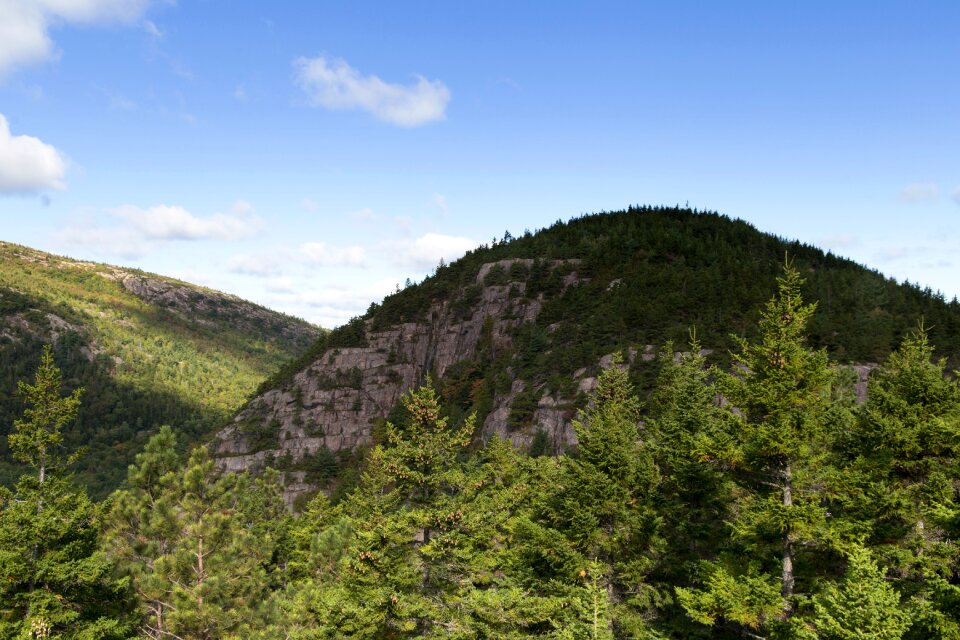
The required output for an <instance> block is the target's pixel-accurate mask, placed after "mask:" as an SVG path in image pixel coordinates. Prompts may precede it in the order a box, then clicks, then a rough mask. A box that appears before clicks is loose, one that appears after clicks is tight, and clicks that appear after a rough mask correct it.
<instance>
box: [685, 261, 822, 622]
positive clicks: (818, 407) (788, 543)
mask: <svg viewBox="0 0 960 640" xmlns="http://www.w3.org/2000/svg"><path fill="white" fill-rule="evenodd" d="M778 284H779V286H778V292H777V295H776V296H774V297H773V299H771V300H770V302H768V303H767V305H766V307H765V308H764V310H763V312H762V314H761V318H760V323H759V325H760V338H759V340H758V341H756V342H750V341H748V340H746V339H743V338H739V339H738V340H737V341H738V343H739V349H738V351H737V352H736V353H734V354H733V358H734V372H733V373H729V374H723V375H721V377H720V380H719V386H720V390H721V392H722V393H723V395H724V396H725V397H726V398H727V400H728V401H729V404H728V405H727V413H726V417H725V419H726V420H727V422H728V425H727V433H728V434H729V437H724V438H722V439H720V440H715V441H714V442H712V443H704V444H705V446H704V448H703V450H702V452H701V455H702V457H703V458H704V459H705V460H706V459H711V458H714V457H716V458H720V459H723V460H724V462H725V464H726V465H727V468H728V469H729V470H730V472H731V477H732V478H733V480H734V481H735V482H736V483H737V485H738V493H739V499H738V501H737V505H736V509H735V510H734V511H733V517H732V518H731V519H730V520H729V524H730V530H731V532H732V539H731V541H730V546H729V547H728V552H727V555H726V556H725V557H724V558H721V560H720V561H719V562H716V563H711V564H709V565H707V566H708V568H707V570H706V573H707V578H706V585H705V588H703V589H700V590H695V589H684V588H678V589H677V594H678V598H679V600H680V602H681V604H682V605H683V606H684V608H685V609H687V611H688V613H690V615H691V616H692V617H693V618H694V619H696V620H699V621H702V622H707V623H713V622H714V621H716V620H717V619H725V620H727V621H732V622H736V623H737V624H741V625H745V626H747V627H751V628H764V627H770V628H779V629H780V630H781V633H784V634H786V635H790V633H793V632H797V633H799V631H797V629H800V628H801V627H802V625H803V623H802V622H801V621H799V620H791V618H792V617H793V615H794V614H795V613H796V611H797V605H798V598H797V588H796V587H797V577H798V575H800V576H803V577H804V578H805V579H807V580H808V581H807V582H806V583H804V584H803V589H802V590H803V591H804V592H807V593H809V592H810V591H811V590H812V589H813V588H814V586H815V584H814V576H812V573H813V567H814V566H815V563H814V562H813V560H812V559H809V558H810V556H811V555H812V554H814V553H816V552H817V551H818V550H819V551H822V550H824V549H825V548H827V547H828V546H829V540H830V531H829V527H828V512H827V509H826V508H825V506H824V504H823V502H824V492H825V486H826V485H825V481H826V478H827V477H828V475H829V474H828V471H829V467H828V465H827V456H828V453H829V451H830V446H831V438H832V435H833V434H832V430H831V419H832V418H831V416H830V411H829V409H830V406H831V405H830V402H829V399H830V385H831V383H832V382H833V379H834V373H833V370H832V369H831V367H830V366H829V363H828V360H827V354H826V351H823V350H814V349H811V348H810V347H809V346H807V344H806V336H807V325H808V323H809V321H810V318H811V317H812V316H813V313H814V311H815V309H816V305H815V304H804V303H803V300H802V298H801V294H800V289H801V285H802V284H803V280H802V278H801V277H800V274H799V272H798V271H797V270H796V269H794V268H793V267H792V266H791V265H790V264H789V263H788V264H787V266H786V267H785V270H784V273H783V275H782V276H781V277H780V278H779V279H778ZM801 556H802V557H803V558H804V559H805V560H807V565H806V566H804V567H798V564H797V561H798V558H799V557H801ZM773 558H776V559H777V560H776V563H773V562H771V560H772V559H773ZM798 570H800V571H799V572H798ZM777 592H779V597H775V594H776V593H777ZM731 594H739V596H738V597H737V598H731V597H730V596H731ZM790 629H793V631H790Z"/></svg>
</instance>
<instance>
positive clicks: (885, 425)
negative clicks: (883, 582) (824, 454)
mask: <svg viewBox="0 0 960 640" xmlns="http://www.w3.org/2000/svg"><path fill="white" fill-rule="evenodd" d="M841 453H842V454H843V455H844V457H845V459H846V461H847V467H846V469H845V477H846V479H847V482H846V487H845V488H846V492H845V497H846V499H845V500H843V501H841V503H840V504H839V505H838V506H839V507H840V508H841V509H842V510H843V512H844V515H845V517H846V518H847V519H848V521H849V522H850V523H849V525H848V526H849V527H851V528H852V529H854V530H856V531H858V532H860V533H861V535H864V536H866V539H867V542H868V543H869V544H870V545H872V547H873V550H874V553H875V554H876V555H877V557H878V558H880V559H881V561H882V562H883V563H884V564H886V565H887V567H888V569H889V573H890V578H891V579H892V580H893V584H894V585H896V587H897V589H898V590H899V592H900V593H901V594H903V595H904V596H906V597H907V598H909V599H910V600H911V601H912V602H913V604H914V605H915V606H916V608H915V610H914V612H913V618H914V625H913V627H912V628H911V630H910V632H909V634H908V637H911V638H914V637H915V638H954V637H960V622H958V620H960V550H958V539H960V538H958V534H960V530H958V528H957V523H958V522H960V489H958V487H960V385H958V383H957V381H956V380H954V379H948V378H947V377H946V376H945V362H944V361H943V360H938V359H934V358H933V347H932V346H931V345H930V343H929V341H928V339H927V334H926V332H925V331H924V330H923V328H922V327H921V328H920V329H919V330H918V331H917V332H915V333H914V334H913V335H911V336H909V337H908V338H907V339H906V340H904V342H903V344H902V345H901V346H900V348H899V350H898V351H896V352H895V353H894V354H892V355H891V356H890V358H889V359H888V361H887V362H886V364H885V365H884V366H883V367H882V368H881V369H880V370H879V371H877V372H876V373H875V375H874V376H873V378H872V379H871V381H870V387H869V398H868V401H867V403H866V405H865V406H864V407H863V408H862V410H861V411H860V413H859V416H858V420H857V422H856V423H855V429H854V430H853V431H852V432H851V433H850V435H849V436H848V437H846V438H845V439H844V441H843V442H842V448H841Z"/></svg>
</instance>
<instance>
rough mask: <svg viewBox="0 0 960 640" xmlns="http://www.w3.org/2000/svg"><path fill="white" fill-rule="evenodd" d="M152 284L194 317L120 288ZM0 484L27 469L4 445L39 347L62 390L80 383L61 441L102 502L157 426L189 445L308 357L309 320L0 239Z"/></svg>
mask: <svg viewBox="0 0 960 640" xmlns="http://www.w3.org/2000/svg"><path fill="white" fill-rule="evenodd" d="M131 278H132V279H134V280H136V279H139V278H147V279H149V280H151V281H152V282H155V283H158V284H157V286H162V287H169V288H170V290H171V291H175V292H178V294H177V295H179V296H181V297H182V299H183V300H184V304H189V305H193V306H191V307H190V311H189V313H187V312H184V311H183V310H182V309H181V308H179V307H178V306H176V305H167V306H163V305H161V304H160V302H162V301H163V300H164V299H165V298H159V299H158V300H157V302H150V301H149V299H148V298H146V297H145V298H141V297H138V296H136V295H134V294H133V293H132V292H131V291H130V290H128V289H127V288H125V287H124V285H123V282H124V281H125V280H129V279H131ZM2 333H6V334H7V335H8V336H9V337H8V339H7V340H5V341H0V485H6V486H12V485H13V483H14V482H15V480H16V478H17V477H18V476H19V475H20V474H21V473H23V471H24V467H23V466H22V465H20V464H18V463H17V461H15V460H14V459H13V458H12V455H11V454H10V452H9V449H8V447H7V446H6V442H5V441H6V438H5V437H3V436H7V435H8V434H9V432H10V429H11V426H12V423H13V421H14V419H16V417H18V416H19V415H20V413H21V411H22V407H21V405H20V403H19V402H18V401H17V399H16V396H15V393H14V391H15V390H16V388H17V381H18V380H22V379H24V378H26V377H27V375H29V374H30V373H31V372H32V370H33V369H35V368H36V367H37V365H38V363H39V362H40V360H41V352H42V351H43V349H44V347H45V345H47V344H49V343H51V342H52V343H53V357H54V361H55V362H56V364H57V366H58V367H59V368H60V369H61V370H62V371H63V387H64V390H65V391H67V392H68V393H72V392H73V391H75V390H77V389H79V388H80V387H81V386H82V387H83V388H85V390H86V391H85V394H84V403H83V405H82V406H81V407H80V408H79V411H78V414H77V417H76V420H75V421H74V422H73V423H72V425H71V427H70V428H69V429H65V430H63V432H62V437H63V444H64V446H65V447H66V448H67V449H70V450H76V449H78V448H80V447H81V446H82V447H84V448H85V449H86V451H87V452H88V455H86V456H84V457H82V458H80V459H78V460H77V461H76V464H75V470H76V471H77V477H78V479H79V480H80V481H81V482H82V483H83V484H85V485H86V486H87V488H88V490H89V491H90V493H91V495H92V496H94V497H96V498H102V497H103V496H105V495H106V494H107V493H109V491H111V490H113V489H114V488H116V487H117V486H118V485H119V484H120V483H121V482H122V480H123V476H124V473H125V469H126V467H127V465H128V464H129V463H130V462H132V460H133V457H134V455H135V454H136V453H137V452H138V451H139V450H140V449H142V447H143V446H144V444H145V443H146V441H147V439H148V438H149V437H150V435H151V434H153V433H156V431H157V429H159V427H160V426H161V425H163V424H175V425H177V429H178V432H179V433H180V435H181V438H180V446H181V447H182V448H183V449H184V450H185V449H187V448H189V446H190V445H191V444H193V443H195V442H197V441H198V440H200V439H201V438H203V437H205V436H207V435H208V434H209V433H210V431H211V430H212V429H214V428H215V427H218V426H221V425H222V424H224V423H225V422H226V421H227V420H228V419H229V417H230V415H231V414H232V412H233V411H234V410H236V409H237V407H238V406H239V405H240V403H241V402H242V401H243V400H245V399H246V398H247V397H248V396H249V394H250V393H251V392H252V391H253V390H254V389H255V388H256V386H257V384H259V383H260V382H261V381H262V380H263V379H264V378H265V377H267V376H268V375H269V374H270V373H272V372H273V371H275V370H276V368H277V367H279V366H280V365H281V364H282V363H284V362H286V361H287V360H289V359H290V358H292V357H294V356H296V355H298V354H299V353H301V352H302V351H303V350H305V349H306V348H307V346H308V344H309V343H310V342H311V341H312V339H313V337H314V336H316V335H317V333H318V330H317V329H316V328H314V327H311V326H310V325H308V324H307V323H305V322H303V321H300V320H296V319H294V318H289V317H285V316H282V315H281V314H278V313H274V312H270V311H268V310H266V309H263V308H262V307H257V306H255V305H252V304H250V303H244V302H242V301H240V300H237V299H235V298H232V297H229V296H223V295H222V294H217V293H215V292H209V291H204V290H201V289H198V288H196V287H193V286H192V285H187V284H184V283H180V282H176V281H173V280H169V279H164V278H161V277H160V276H152V275H149V274H143V273H141V272H138V271H133V270H126V269H119V268H117V267H111V266H108V265H98V264H92V263H86V262H76V261H73V260H69V259H67V258H60V257H56V256H51V255H49V254H44V253H41V252H38V251H33V250H30V249H27V248H25V247H19V246H17V245H11V244H7V243H0V334H2Z"/></svg>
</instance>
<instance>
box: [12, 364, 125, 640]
mask: <svg viewBox="0 0 960 640" xmlns="http://www.w3.org/2000/svg"><path fill="white" fill-rule="evenodd" d="M18 389H19V393H20V396H21V397H22V398H23V400H24V401H25V402H26V403H27V405H28V408H27V409H26V411H25V412H24V418H23V419H21V420H17V421H16V422H15V423H14V427H15V429H16V432H15V433H13V434H11V435H10V436H9V444H10V448H11V449H12V450H13V453H14V455H15V456H16V457H17V459H19V460H21V461H23V462H25V463H27V464H28V465H30V466H31V467H32V468H33V473H29V474H26V475H24V476H22V477H21V478H20V480H19V482H18V483H17V485H16V487H15V489H14V491H13V492H10V491H9V490H7V489H4V488H0V637H4V638H63V639H73V638H77V639H81V638H82V639H90V640H93V639H97V638H103V639H106V638H123V637H126V635H127V633H128V632H129V631H130V625H129V621H128V620H127V619H125V617H124V615H123V608H124V606H125V605H126V604H128V602H129V600H128V598H127V593H128V592H127V590H126V583H125V581H122V580H119V581H118V580H116V579H114V578H113V576H112V573H111V566H110V564H109V563H108V562H107V560H106V558H105V557H104V556H103V554H102V553H101V552H100V551H99V550H98V535H99V528H100V520H99V513H98V509H97V508H96V506H95V505H93V504H92V503H91V502H90V499H89V498H88V497H87V495H86V493H85V492H84V491H83V490H81V489H75V488H73V487H72V486H71V484H70V481H69V477H68V476H67V473H66V469H65V466H66V464H67V462H68V461H69V460H68V459H66V458H64V456H63V455H62V454H61V451H60V446H59V445H60V443H61V442H62V439H63V437H62V434H61V430H62V428H63V427H64V426H66V425H67V424H69V423H70V422H71V421H72V420H73V419H74V417H75V416H76V412H77V408H78V406H79V404H80V395H81V393H82V391H81V390H79V389H78V390H77V391H75V392H74V393H72V394H71V395H69V396H67V397H61V395H60V392H61V374H60V370H59V369H58V368H57V366H56V365H55V364H54V360H53V351H52V349H51V348H50V347H49V346H47V347H46V348H45V349H44V351H43V355H42V357H41V360H40V367H39V368H38V369H37V373H36V378H35V380H34V383H33V384H28V383H25V382H22V381H21V382H20V383H19V385H18Z"/></svg>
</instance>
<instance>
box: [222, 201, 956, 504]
mask: <svg viewBox="0 0 960 640" xmlns="http://www.w3.org/2000/svg"><path fill="white" fill-rule="evenodd" d="M788 257H789V259H790V260H791V261H792V263H793V264H794V265H795V266H796V268H797V270H798V271H799V272H800V273H801V274H802V275H803V277H804V278H805V284H804V287H803V294H804V295H805V296H806V297H808V298H809V299H812V300H818V301H819V305H820V306H819V312H818V313H817V314H816V316H814V317H813V318H812V319H811V322H810V325H809V328H808V329H809V334H810V335H809V339H810V342H811V344H813V345H815V346H817V347H823V348H825V349H826V350H827V352H828V353H829V355H830V357H831V358H832V359H833V360H834V361H836V362H839V363H843V364H851V363H859V364H860V365H862V366H860V367H859V369H858V372H856V373H855V374H851V375H859V376H861V387H863V385H865V378H866V375H867V373H868V372H869V370H870V368H872V367H873V366H875V365H876V364H877V363H879V362H881V361H882V360H883V359H884V358H886V357H887V354H889V353H890V352H891V351H892V350H893V349H894V348H896V346H897V345H898V344H899V343H900V341H901V340H902V339H903V337H904V336H905V335H907V334H908V333H909V331H910V330H911V329H913V328H915V327H916V326H917V325H918V323H919V322H920V321H921V320H922V321H923V322H924V324H925V326H926V327H927V328H928V331H929V335H930V338H931V343H932V344H935V345H937V348H938V350H939V351H938V353H939V354H943V355H945V356H947V357H948V360H949V363H950V365H951V366H954V365H956V363H958V362H960V360H958V359H957V358H958V355H960V304H958V303H957V301H956V300H951V301H947V300H944V299H943V297H942V296H941V295H939V294H937V293H935V292H932V291H930V290H924V289H921V288H919V287H917V286H914V285H911V284H908V283H897V282H895V281H893V280H891V279H888V278H885V277H884V276H883V275H882V274H880V273H879V272H877V271H874V270H870V269H868V268H865V267H863V266H861V265H858V264H856V263H854V262H852V261H850V260H847V259H844V258H841V257H837V256H834V255H832V254H830V253H824V252H823V251H821V250H820V249H817V248H815V247H812V246H808V245H804V244H801V243H798V242H791V241H788V240H784V239H782V238H778V237H776V236H773V235H770V234H767V233H762V232H760V231H758V230H757V229H755V228H754V227H752V226H751V225H749V224H748V223H746V222H743V221H740V220H733V219H730V218H728V217H726V216H722V215H718V214H715V213H708V212H706V213H705V212H695V211H690V210H686V209H672V208H649V207H642V208H631V209H628V210H625V211H619V212H612V213H601V214H593V215H586V216H583V217H580V218H575V219H573V220H570V221H568V222H557V223H556V224H554V225H553V226H551V227H549V228H547V229H543V230H540V231H538V232H536V233H524V234H523V235H522V236H521V237H516V238H513V237H510V235H509V234H506V235H505V236H504V237H503V238H502V239H495V240H494V241H492V242H491V243H490V244H489V245H487V246H481V247H480V248H478V249H476V250H474V251H471V252H469V253H468V254H467V255H466V256H464V257H463V258H462V259H460V260H457V261H456V262H454V263H452V264H448V265H446V264H441V265H440V266H438V267H437V269H436V271H435V273H434V274H433V275H431V276H430V277H428V278H426V279H425V280H424V281H423V282H421V283H419V284H415V285H412V286H409V287H407V288H406V289H404V290H402V291H400V292H398V293H395V294H393V295H391V296H388V297H387V298H386V299H385V300H383V302H382V303H380V304H373V305H371V306H370V309H369V310H368V312H367V313H366V314H365V315H364V316H363V317H360V318H356V319H355V320H353V321H352V322H350V323H348V324H347V325H345V326H342V327H340V328H338V329H336V330H335V331H333V332H331V333H330V334H328V335H326V336H324V337H323V338H321V339H320V340H318V341H317V342H316V343H315V344H314V345H313V346H312V347H311V349H310V350H309V351H308V352H307V353H306V354H305V355H304V356H303V357H301V358H300V359H299V360H296V361H292V362H291V363H289V364H288V365H287V366H285V367H284V368H283V369H281V370H280V371H279V372H278V373H277V374H276V375H275V376H273V377H272V378H270V379H269V380H267V381H266V382H265V383H264V384H262V385H261V387H260V389H259V393H258V395H257V396H256V397H255V398H253V400H252V401H251V402H250V403H249V404H248V405H247V406H246V407H245V408H244V409H243V410H242V411H240V412H239V414H238V415H237V416H236V419H235V421H234V422H233V424H231V425H230V426H229V427H227V428H226V429H224V430H223V431H221V432H220V434H219V435H218V444H217V448H216V455H217V457H218V459H219V460H220V462H221V464H223V465H224V466H225V467H226V468H229V469H231V470H234V471H241V470H256V469H261V468H263V467H265V466H268V465H273V466H275V467H278V468H280V469H282V470H283V471H285V472H286V474H287V475H286V476H285V477H286V478H287V482H288V484H289V485H290V486H291V493H290V495H289V496H288V497H290V498H291V499H293V498H295V497H296V496H298V495H299V496H302V495H306V494H309V492H310V491H311V490H312V489H315V488H316V487H318V486H327V487H328V488H331V487H332V486H333V485H332V484H330V483H331V481H335V480H336V479H337V478H338V477H339V476H340V473H341V470H343V469H345V468H346V467H348V466H350V464H352V463H351V462H350V460H353V459H354V458H355V457H354V456H353V453H352V452H353V451H354V450H357V449H362V448H363V447H367V446H370V445H371V444H375V443H377V442H382V438H383V437H384V431H383V422H384V420H385V419H386V418H387V417H388V416H390V415H392V413H393V412H395V411H399V399H400V397H401V395H402V394H403V393H405V392H406V391H408V390H409V389H411V388H412V387H415V386H417V385H419V384H421V383H423V382H424V381H425V380H426V377H427V376H428V375H432V376H433V379H434V381H435V384H436V387H437V391H438V393H439V394H440V398H441V402H442V404H443V405H444V407H445V409H446V410H447V411H449V412H450V414H451V415H452V416H453V417H454V418H462V417H463V416H466V415H468V414H470V413H476V416H477V417H476V426H477V428H476V431H475V436H474V439H475V441H476V442H482V441H486V440H488V439H489V438H490V437H491V436H492V435H494V434H496V435H498V436H500V437H503V438H506V439H509V440H510V441H511V442H512V443H513V444H515V445H517V446H519V447H521V448H523V449H526V450H528V451H530V452H533V453H544V452H546V453H553V454H557V453H560V452H563V451H564V450H567V449H569V448H571V447H573V446H575V444H576V442H577V436H576V433H575V432H574V429H573V428H572V420H573V418H574V417H575V415H576V411H577V410H578V409H582V408H584V407H585V406H586V402H587V398H588V395H589V393H590V392H591V391H592V390H593V389H594V388H595V387H596V384H597V375H598V373H599V371H600V369H601V364H602V363H604V362H608V361H609V359H610V358H611V357H612V356H613V354H618V353H619V354H621V356H622V357H623V360H624V363H625V364H626V365H627V367H628V374H629V378H630V382H631V383H632V384H633V385H634V386H635V388H636V389H637V390H638V393H639V394H640V395H641V397H642V398H644V399H646V397H647V395H648V394H649V393H650V392H651V390H652V388H653V383H654V381H655V380H656V378H657V376H658V375H659V370H660V368H661V365H660V363H659V360H658V359H657V358H656V357H655V355H656V353H657V352H658V351H659V350H660V348H661V347H662V345H663V344H665V343H666V342H668V341H672V342H673V343H674V344H676V345H678V347H677V350H678V351H682V350H684V349H683V346H682V345H684V344H686V342H687V341H688V339H689V335H690V332H691V330H695V332H696V336H697V339H698V341H699V343H700V344H701V345H702V347H703V349H704V350H705V356H706V357H707V361H708V363H710V364H718V365H724V366H725V365H728V364H729V353H730V351H731V349H733V348H734V347H736V345H737V342H736V340H737V338H748V339H751V338H754V337H756V335H757V332H758V329H757V319H758V316H757V309H758V308H759V305H760V304H761V303H762V302H763V300H765V299H766V298H767V297H768V296H769V292H770V291H771V290H772V289H773V288H774V286H775V280H776V277H777V274H778V273H779V272H780V271H781V269H782V266H783V264H784V260H785V259H787V258H788Z"/></svg>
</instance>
